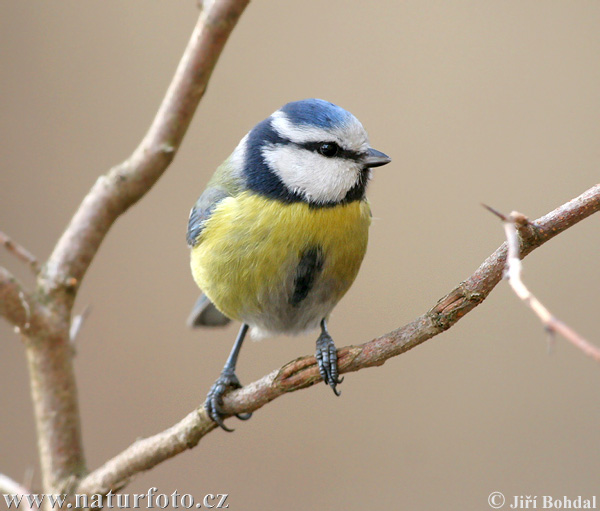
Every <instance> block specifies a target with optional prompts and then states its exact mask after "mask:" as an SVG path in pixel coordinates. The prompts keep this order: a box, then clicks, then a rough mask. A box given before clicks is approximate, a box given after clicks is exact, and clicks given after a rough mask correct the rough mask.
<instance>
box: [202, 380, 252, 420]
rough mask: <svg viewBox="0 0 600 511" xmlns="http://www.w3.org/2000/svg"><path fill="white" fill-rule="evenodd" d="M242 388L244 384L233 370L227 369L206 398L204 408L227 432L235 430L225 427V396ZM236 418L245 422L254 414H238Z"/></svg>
mask: <svg viewBox="0 0 600 511" xmlns="http://www.w3.org/2000/svg"><path fill="white" fill-rule="evenodd" d="M241 388H242V384H241V383H240V380H238V377H237V376H236V375H235V373H234V372H233V371H232V370H228V369H227V368H225V369H223V372H222V373H221V375H220V376H219V378H217V381H215V382H214V383H213V385H212V387H211V388H210V390H209V391H208V395H207V396H206V401H205V403H204V406H205V407H206V411H207V412H208V416H209V417H210V418H211V419H212V420H213V421H215V422H216V423H217V424H218V425H219V426H220V427H221V428H222V429H224V430H225V431H228V432H231V431H233V429H230V428H228V427H227V426H225V423H224V422H223V419H224V417H223V415H224V414H223V409H222V408H221V405H222V404H223V396H224V395H225V394H226V393H227V392H228V391H230V390H235V389H241ZM235 416H236V417H237V418H238V419H240V420H243V421H245V420H248V419H249V418H250V417H252V413H236V414H235Z"/></svg>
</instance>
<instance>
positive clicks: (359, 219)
mask: <svg viewBox="0 0 600 511" xmlns="http://www.w3.org/2000/svg"><path fill="white" fill-rule="evenodd" d="M390 161H391V158H390V157H389V156H387V155H386V154H384V153H382V152H381V151H378V150H376V149H373V148H372V147H371V146H370V144H369V139H368V135H367V132H366V131H365V129H364V127H363V125H362V124H361V123H360V121H359V120H358V119H357V118H356V117H355V116H354V115H352V114H351V113H350V112H348V111H347V110H344V109H343V108H341V107H339V106H337V105H335V104H333V103H330V102H328V101H325V100H322V99H314V98H311V99H303V100H299V101H293V102H290V103H287V104H286V105H284V106H283V107H281V108H280V109H279V110H277V111H275V112H274V113H273V114H271V115H270V116H269V117H267V118H266V119H264V120H263V121H261V122H259V123H258V124H256V125H255V126H254V127H253V128H252V129H251V130H250V131H249V132H248V133H247V134H246V135H245V136H244V137H243V138H242V139H241V141H240V142H239V144H238V145H237V147H236V148H235V149H234V151H233V152H232V153H231V155H230V156H229V157H228V158H227V159H226V160H225V161H224V162H223V163H222V164H221V165H220V166H219V167H218V168H217V169H216V171H215V173H214V175H213V177H212V178H211V179H210V181H209V182H208V185H207V187H206V189H205V191H204V192H203V193H202V194H201V195H200V198H199V199H198V200H197V201H196V203H195V204H194V206H193V207H192V209H191V211H190V215H189V219H188V229H187V243H188V245H189V247H190V248H191V261H190V265H191V270H192V275H193V278H194V280H195V282H196V284H197V285H198V287H199V288H200V290H201V291H202V295H201V296H200V298H199V299H198V301H197V302H196V305H195V306H194V308H193V310H192V313H191V314H190V317H189V319H188V323H189V324H190V325H191V326H194V327H197V326H219V325H226V324H227V323H229V322H230V321H231V320H235V321H239V322H241V323H242V326H241V328H240V330H239V333H238V335H237V338H236V340H235V342H234V345H233V348H232V349H231V353H230V355H229V357H228V359H227V361H226V363H225V366H224V368H223V370H222V372H221V374H220V376H219V378H218V379H217V380H216V381H215V383H214V384H213V385H212V387H211V388H210V390H209V392H208V395H207V397H206V401H205V407H206V410H207V413H208V415H209V417H210V418H211V419H212V420H213V421H214V422H216V423H217V424H218V425H219V426H220V427H221V428H222V429H224V430H225V431H233V430H232V429H230V428H228V427H227V426H226V425H225V423H224V418H225V417H224V415H225V414H224V413H223V409H222V405H223V396H224V395H225V394H226V393H227V392H228V391H230V390H233V389H237V388H241V387H242V385H241V383H240V381H239V379H238V377H237V375H236V373H235V371H236V365H237V360H238V356H239V353H240V349H241V347H242V343H243V341H244V339H245V337H246V335H247V333H248V331H250V333H251V334H252V335H253V336H254V337H258V338H261V337H266V336H272V335H278V334H286V335H295V334H301V333H305V332H309V331H312V330H317V329H319V328H320V335H319V336H318V338H317V340H316V360H317V365H318V368H319V373H320V375H321V378H322V379H323V381H324V382H325V383H326V384H327V385H329V386H330V387H331V388H332V389H333V392H334V393H335V394H336V395H338V396H339V394H340V392H339V390H338V389H337V386H338V385H339V384H340V383H341V382H342V379H343V378H340V377H339V371H338V362H337V349H336V347H335V344H334V341H333V338H332V337H331V335H330V333H329V330H328V323H327V321H328V318H329V315H330V313H331V311H332V310H333V308H334V307H335V306H336V304H337V303H338V302H339V300H340V299H341V298H342V297H343V296H344V294H345V293H346V291H348V289H349V288H350V286H351V284H352V283H353V281H354V279H355V277H356V275H357V273H358V270H359V268H360V266H361V263H362V260H363V257H364V255H365V252H366V248H367V239H368V229H369V225H370V223H371V210H370V206H369V202H368V201H367V198H366V195H365V192H366V188H367V185H368V183H369V180H370V178H371V169H372V168H375V167H380V166H382V165H386V164H388V163H389V162H390ZM251 415H252V414H251V413H248V414H237V417H238V418H239V419H242V420H246V419H248V418H250V416H251Z"/></svg>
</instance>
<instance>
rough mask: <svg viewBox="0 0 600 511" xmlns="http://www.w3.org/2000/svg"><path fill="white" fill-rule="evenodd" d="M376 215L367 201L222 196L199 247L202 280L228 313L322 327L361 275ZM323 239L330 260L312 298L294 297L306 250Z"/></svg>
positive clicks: (290, 326)
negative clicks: (314, 203)
mask: <svg viewBox="0 0 600 511" xmlns="http://www.w3.org/2000/svg"><path fill="white" fill-rule="evenodd" d="M370 220H371V216H370V209H369V205H368V203H367V202H366V201H354V202H351V203H348V204H344V205H340V206H335V207H328V208H311V207H309V206H308V205H307V204H305V203H302V202H296V203H292V204H284V203H281V202H279V201H275V200H269V199H266V198H264V197H262V196H259V195H256V194H251V193H248V192H244V193H241V194H240V195H238V196H236V197H228V198H226V199H224V200H223V201H221V202H220V203H219V204H218V206H217V207H216V208H215V210H214V211H213V213H212V216H211V217H210V218H209V219H208V220H207V222H206V224H205V226H204V229H203V231H202V234H201V237H200V242H199V244H198V245H196V247H194V248H193V249H192V256H191V267H192V274H193V276H194V279H195V280H196V283H197V284H198V286H199V287H200V288H201V289H202V290H203V291H204V293H205V294H206V295H207V296H208V297H209V298H210V300H211V301H212V302H213V303H214V304H215V305H216V306H217V308H218V309H219V310H221V312H223V313H224V314H225V315H226V316H228V317H230V318H232V319H236V320H239V321H244V322H246V323H249V324H250V325H251V326H256V327H258V328H259V329H263V330H266V331H269V332H296V331H302V330H306V329H307V328H315V327H316V326H317V325H318V323H319V321H320V319H321V318H322V317H325V316H327V315H328V314H329V312H330V311H331V309H332V308H333V307H334V306H335V304H336V303H337V302H338V301H339V300H340V299H341V298H342V296H343V295H344V293H345V292H346V291H347V290H348V288H349V287H350V285H351V284H352V282H353V281H354V279H355V277H356V274H357V273H358V269H359V267H360V264H361V262H362V259H363V257H364V254H365V251H366V247H367V238H368V227H369V224H370ZM311 247H319V248H320V250H321V251H322V254H323V266H322V270H321V272H320V273H319V276H318V279H317V281H316V282H315V285H314V288H313V289H312V290H311V292H310V295H309V297H307V299H306V302H305V303H302V304H300V306H293V305H290V301H289V296H290V293H292V292H293V286H294V278H295V274H296V268H297V266H298V262H299V260H300V257H301V256H302V254H303V253H304V252H305V251H306V250H307V249H309V248H311Z"/></svg>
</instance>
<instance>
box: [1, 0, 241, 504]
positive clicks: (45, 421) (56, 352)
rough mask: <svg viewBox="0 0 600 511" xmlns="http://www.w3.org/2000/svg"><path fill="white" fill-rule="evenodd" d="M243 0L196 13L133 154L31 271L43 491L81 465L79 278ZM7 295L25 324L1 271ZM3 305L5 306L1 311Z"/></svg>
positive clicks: (170, 145)
mask: <svg viewBox="0 0 600 511" xmlns="http://www.w3.org/2000/svg"><path fill="white" fill-rule="evenodd" d="M248 2H249V0H215V1H213V2H210V3H208V4H207V6H206V7H205V9H204V10H203V11H202V12H201V14H200V17H199V19H198V22H197V24H196V26H195V28H194V31H193V33H192V36H191V39H190V41H189V43H188V45H187V48H186V49H185V52H184V54H183V57H182V59H181V61H180V63H179V65H178V67H177V70H176V72H175V75H174V77H173V80H172V82H171V84H170V86H169V88H168V90H167V92H166V95H165V98H164V100H163V102H162V104H161V105H160V108H159V110H158V112H157V114H156V117H155V118H154V121H153V123H152V125H151V126H150V128H149V130H148V132H147V133H146V135H145V136H144V138H143V140H142V141H141V143H140V145H139V146H138V147H137V149H136V150H135V151H134V152H133V154H132V155H131V156H130V157H129V158H128V159H127V160H125V161H124V162H122V163H121V164H119V165H117V166H115V167H113V168H112V169H111V170H110V171H109V172H108V173H107V174H105V175H103V176H101V177H100V178H98V180H97V181H96V183H95V184H94V185H93V187H92V188H91V190H90V191H89V192H88V194H87V195H86V197H85V198H84V199H83V201H82V203H81V204H80V206H79V208H78V210H77V211H76V212H75V214H74V216H73V218H72V219H71V221H70V223H69V225H68V226H67V228H66V230H65V232H64V233H63V235H62V236H61V237H60V239H59V241H58V243H57V244H56V246H55V247H54V250H53V252H52V254H51V255H50V258H49V259H48V261H47V262H46V264H45V265H44V266H43V268H42V271H41V273H40V275H39V277H38V287H37V290H36V293H35V295H34V298H35V300H36V301H37V303H38V304H42V305H43V307H44V308H45V310H47V311H48V315H47V317H46V318H45V320H46V321H45V324H44V328H40V329H38V330H32V329H29V330H28V331H27V335H26V337H25V341H26V345H27V359H28V362H29V374H30V381H31V393H32V399H33V404H34V415H35V420H36V427H37V435H38V450H39V452H40V463H41V468H42V480H43V488H44V491H45V492H46V493H61V492H62V491H64V490H65V489H67V487H70V486H73V485H74V483H75V482H76V480H77V479H78V478H79V477H81V476H82V475H83V474H84V473H85V471H86V469H85V461H84V456H83V447H82V443H81V432H80V417H79V408H78V401H77V388H76V382H75V377H74V374H73V363H72V356H73V351H72V347H71V344H70V335H69V334H70V326H71V311H72V307H73V303H74V301H75V297H76V294H77V290H78V289H79V286H80V284H81V281H82V279H83V277H84V275H85V273H86V271H87V269H88V267H89V265H90V263H91V262H92V260H93V258H94V256H95V255H96V253H97V251H98V248H99V247H100V244H101V243H102V241H103V239H104V237H105V236H106V234H107V232H108V230H109V229H110V227H111V226H112V224H113V223H114V222H115V221H116V219H117V218H118V217H119V216H120V215H121V214H122V213H124V212H125V211H126V210H127V209H128V208H129V207H130V206H131V205H133V204H134V203H135V202H137V201H138V200H139V199H140V198H141V197H142V196H143V195H144V194H145V193H146V192H148V190H149V189H150V188H151V187H152V186H153V185H154V183H156V181H157V180H158V179H159V178H160V176H161V175H162V173H163V172H164V171H165V169H166V168H167V166H168V165H169V163H170V162H171V161H172V160H173V158H174V156H175V153H176V151H177V150H178V148H179V146H180V144H181V141H182V140H183V137H184V135H185V132H186V131H187V128H188V126H189V124H190V122H191V119H192V116H193V114H194V112H195V110H196V107H197V106H198V103H199V101H200V99H201V98H202V96H203V94H204V91H205V90H206V87H207V83H208V80H209V78H210V76H211V74H212V71H213V69H214V67H215V64H216V62H217V60H218V58H219V56H220V54H221V51H222V49H223V47H224V45H225V42H226V41H227V39H228V37H229V34H230V33H231V31H232V30H233V28H234V26H235V24H236V22H237V20H238V19H239V17H240V16H241V14H242V12H243V11H244V9H245V7H246V5H247V4H248ZM0 277H2V279H1V282H2V291H0V292H1V293H4V294H6V295H7V296H8V297H9V298H11V300H10V302H9V305H7V306H4V305H3V306H2V309H0V312H6V313H7V314H9V315H10V318H11V319H12V320H14V321H13V322H19V325H21V324H23V325H25V324H26V322H27V319H24V318H26V316H27V315H26V314H24V313H23V312H22V311H21V312H19V310H20V309H18V307H17V301H16V299H15V297H16V296H19V297H21V296H25V298H26V299H27V300H28V301H26V302H24V303H27V304H28V305H29V306H30V309H31V310H36V309H34V308H33V307H31V305H32V302H33V301H34V300H33V299H31V298H29V297H28V295H25V294H23V293H21V292H20V290H19V287H18V284H17V283H16V281H15V280H14V279H12V278H11V276H10V275H8V274H6V273H4V274H2V275H0ZM5 309H6V310H5Z"/></svg>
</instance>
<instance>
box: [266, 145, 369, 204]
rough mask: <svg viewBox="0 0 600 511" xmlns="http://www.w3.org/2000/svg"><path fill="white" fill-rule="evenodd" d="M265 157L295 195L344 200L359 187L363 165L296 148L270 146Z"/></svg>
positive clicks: (327, 199)
mask: <svg viewBox="0 0 600 511" xmlns="http://www.w3.org/2000/svg"><path fill="white" fill-rule="evenodd" d="M262 156H263V158H264V159H265V161H266V162H267V164H268V165H269V167H271V169H273V171H274V172H275V174H277V175H278V176H279V178H280V179H281V181H282V182H283V184H284V185H285V186H286V187H287V188H288V190H290V191H291V192H294V193H298V194H299V195H302V196H303V197H305V198H306V200H308V201H310V202H317V203H326V202H339V201H341V200H342V199H343V198H344V197H345V196H346V194H347V193H348V191H349V190H350V189H351V188H352V187H353V186H354V185H355V184H356V182H357V180H358V178H359V174H360V171H361V170H362V165H360V164H359V163H357V162H354V161H351V160H346V159H343V158H327V157H325V156H323V155H321V154H319V153H316V152H314V151H310V150H308V149H304V148H303V147H299V146H296V145H292V144H288V145H273V144H271V145H267V146H265V147H263V149H262Z"/></svg>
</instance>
